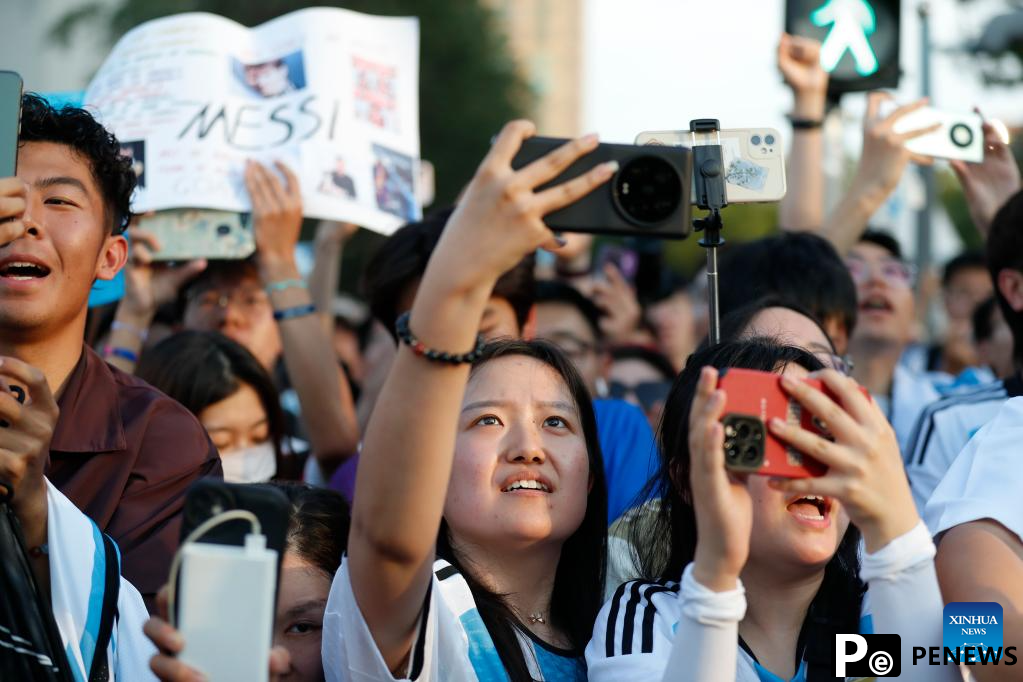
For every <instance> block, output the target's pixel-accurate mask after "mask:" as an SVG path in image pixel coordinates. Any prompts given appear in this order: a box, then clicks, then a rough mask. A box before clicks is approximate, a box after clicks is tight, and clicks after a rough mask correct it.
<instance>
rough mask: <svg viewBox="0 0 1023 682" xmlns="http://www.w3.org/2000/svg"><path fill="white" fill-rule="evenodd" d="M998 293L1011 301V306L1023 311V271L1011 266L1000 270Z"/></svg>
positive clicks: (1017, 310)
mask: <svg viewBox="0 0 1023 682" xmlns="http://www.w3.org/2000/svg"><path fill="white" fill-rule="evenodd" d="M996 284H997V285H998V293H1000V294H1001V295H1002V296H1004V297H1005V300H1006V301H1008V302H1009V307H1010V308H1012V309H1013V310H1015V311H1016V312H1020V311H1023V272H1020V271H1019V270H1013V269H1011V268H1002V269H1001V270H999V271H998V281H997V282H996Z"/></svg>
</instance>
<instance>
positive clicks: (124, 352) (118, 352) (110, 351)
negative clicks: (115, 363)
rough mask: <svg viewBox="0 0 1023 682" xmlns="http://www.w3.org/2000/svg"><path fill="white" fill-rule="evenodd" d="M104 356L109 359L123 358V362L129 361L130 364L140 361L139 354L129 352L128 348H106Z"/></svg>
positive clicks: (104, 348)
mask: <svg viewBox="0 0 1023 682" xmlns="http://www.w3.org/2000/svg"><path fill="white" fill-rule="evenodd" d="M103 356H104V357H107V358H110V357H114V358H121V359H122V360H127V361H128V362H138V361H139V356H138V353H135V352H133V351H131V350H128V349H127V348H119V347H117V346H104V347H103Z"/></svg>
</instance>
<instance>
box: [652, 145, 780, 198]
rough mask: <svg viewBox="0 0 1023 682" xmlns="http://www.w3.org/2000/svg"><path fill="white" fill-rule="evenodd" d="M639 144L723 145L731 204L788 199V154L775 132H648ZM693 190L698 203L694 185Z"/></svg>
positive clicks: (726, 191)
mask: <svg viewBox="0 0 1023 682" xmlns="http://www.w3.org/2000/svg"><path fill="white" fill-rule="evenodd" d="M636 144H640V145H665V146H672V147H699V146H704V145H711V144H720V145H721V153H722V157H723V161H724V164H725V196H726V198H727V199H728V203H730V204H757V203H766V202H771V201H781V199H782V198H783V197H784V196H785V154H784V149H783V147H782V137H781V133H779V132H778V131H777V130H775V129H774V128H731V129H726V130H720V131H718V132H715V133H695V132H692V131H690V130H655V131H646V132H642V133H640V134H639V135H637V136H636ZM693 175H694V177H695V175H696V171H695V170H694V171H693ZM693 189H694V191H693V193H692V196H693V198H694V199H695V197H696V191H695V181H694V185H693Z"/></svg>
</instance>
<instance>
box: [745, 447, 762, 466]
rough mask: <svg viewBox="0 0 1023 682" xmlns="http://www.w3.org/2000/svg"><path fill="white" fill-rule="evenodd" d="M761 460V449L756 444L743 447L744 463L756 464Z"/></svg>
mask: <svg viewBox="0 0 1023 682" xmlns="http://www.w3.org/2000/svg"><path fill="white" fill-rule="evenodd" d="M759 460H760V449H759V448H757V446H756V445H747V446H746V447H744V448H743V449H742V463H743V464H746V465H752V464H756V463H757V462H758V461H759Z"/></svg>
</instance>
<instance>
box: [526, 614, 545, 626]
mask: <svg viewBox="0 0 1023 682" xmlns="http://www.w3.org/2000/svg"><path fill="white" fill-rule="evenodd" d="M529 624H530V625H537V624H539V625H546V624H547V619H546V618H544V617H543V613H541V612H540V611H537V612H536V613H531V614H529Z"/></svg>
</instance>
